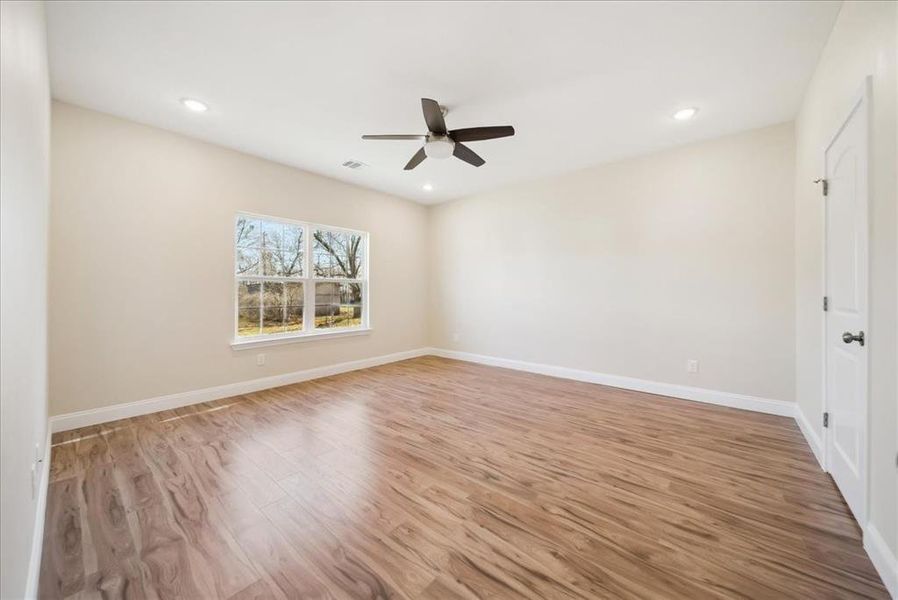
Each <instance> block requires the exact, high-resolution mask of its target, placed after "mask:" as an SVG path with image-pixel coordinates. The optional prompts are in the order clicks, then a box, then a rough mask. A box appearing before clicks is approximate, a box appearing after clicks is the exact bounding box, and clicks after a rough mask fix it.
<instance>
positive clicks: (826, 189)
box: [814, 177, 829, 196]
mask: <svg viewBox="0 0 898 600" xmlns="http://www.w3.org/2000/svg"><path fill="white" fill-rule="evenodd" d="M814 183H822V184H823V195H824V196H826V195H827V194H829V181H827V180H826V179H824V178H823V177H820V178H818V179H815V180H814Z"/></svg>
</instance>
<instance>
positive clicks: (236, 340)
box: [230, 212, 371, 349]
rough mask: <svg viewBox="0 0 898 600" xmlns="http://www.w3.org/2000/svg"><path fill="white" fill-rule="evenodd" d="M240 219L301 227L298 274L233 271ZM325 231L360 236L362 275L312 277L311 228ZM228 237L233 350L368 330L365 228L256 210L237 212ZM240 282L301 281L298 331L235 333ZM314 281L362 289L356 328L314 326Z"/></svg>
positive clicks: (360, 332) (313, 272)
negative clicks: (359, 320)
mask: <svg viewBox="0 0 898 600" xmlns="http://www.w3.org/2000/svg"><path fill="white" fill-rule="evenodd" d="M241 218H243V219H253V220H256V219H258V220H263V221H269V222H274V223H283V224H285V225H292V226H295V227H301V228H302V230H303V232H302V237H303V246H304V247H303V259H302V273H303V276H302V277H284V276H278V275H240V274H238V273H237V262H238V258H237V240H236V239H235V237H234V232H235V231H236V228H237V223H238V221H239V220H240V219H241ZM319 229H320V230H329V231H337V232H345V233H352V234H356V235H360V236H362V247H363V256H362V260H363V264H362V275H363V277H362V278H359V279H347V278H345V277H316V276H315V269H314V266H313V256H312V249H313V235H312V234H313V232H314V231H315V230H319ZM230 235H231V240H232V242H231V243H232V244H233V246H234V264H233V268H232V273H233V277H234V283H233V285H234V296H233V298H234V315H233V320H232V322H231V327H232V328H233V340H232V341H231V346H233V347H234V348H236V349H241V348H252V347H257V346H267V345H273V344H284V343H290V342H300V341H309V340H315V339H322V338H333V337H344V336H353V335H364V334H366V333H368V332H370V331H371V322H370V317H369V314H370V306H369V304H370V302H369V296H368V288H369V286H368V281H369V279H370V270H369V263H370V252H371V246H370V243H369V242H370V235H369V234H368V232H367V231H360V230H358V229H349V228H347V227H335V226H333V225H324V224H321V223H310V222H306V221H297V220H294V219H287V218H283V217H273V216H270V215H260V214H256V213H249V212H238V213H237V214H236V215H235V216H234V224H233V227H232V228H231V232H230ZM241 281H276V282H279V283H291V282H292V283H302V291H303V310H302V330H300V331H288V332H283V333H260V334H258V335H252V336H249V335H246V336H238V335H237V324H238V317H239V309H240V302H239V294H240V282H241ZM318 283H356V284H359V285H360V286H361V288H362V324H361V325H359V326H356V327H339V328H315V286H316V284H318ZM261 313H262V310H261V305H260V318H261Z"/></svg>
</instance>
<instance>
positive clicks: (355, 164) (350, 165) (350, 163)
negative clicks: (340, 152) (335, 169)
mask: <svg viewBox="0 0 898 600" xmlns="http://www.w3.org/2000/svg"><path fill="white" fill-rule="evenodd" d="M343 166H344V167H346V168H347V169H360V168H361V167H364V166H365V163H363V162H360V161H357V160H347V161H346V162H345V163H343Z"/></svg>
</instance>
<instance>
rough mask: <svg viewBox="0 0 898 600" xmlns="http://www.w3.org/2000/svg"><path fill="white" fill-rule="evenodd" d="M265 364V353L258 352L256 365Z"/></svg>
mask: <svg viewBox="0 0 898 600" xmlns="http://www.w3.org/2000/svg"><path fill="white" fill-rule="evenodd" d="M264 364H265V355H264V354H256V366H257V367H261V366H262V365H264Z"/></svg>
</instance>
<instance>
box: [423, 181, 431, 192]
mask: <svg viewBox="0 0 898 600" xmlns="http://www.w3.org/2000/svg"><path fill="white" fill-rule="evenodd" d="M421 189H422V190H424V191H425V192H432V191H433V186H432V185H430V184H429V183H425V184H424V185H422V186H421Z"/></svg>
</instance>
